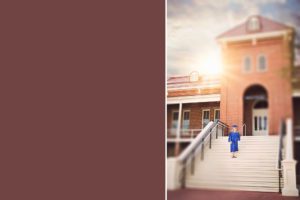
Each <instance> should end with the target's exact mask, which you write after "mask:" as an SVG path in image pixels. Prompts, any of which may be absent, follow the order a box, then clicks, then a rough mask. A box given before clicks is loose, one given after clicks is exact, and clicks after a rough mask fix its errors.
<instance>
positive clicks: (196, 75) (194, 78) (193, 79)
mask: <svg viewBox="0 0 300 200" xmlns="http://www.w3.org/2000/svg"><path fill="white" fill-rule="evenodd" d="M198 80H199V73H198V72H196V71H194V72H192V73H191V74H190V81H191V82H196V81H198Z"/></svg>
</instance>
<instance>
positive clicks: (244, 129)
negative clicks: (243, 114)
mask: <svg viewBox="0 0 300 200" xmlns="http://www.w3.org/2000/svg"><path fill="white" fill-rule="evenodd" d="M246 135H247V125H246V123H244V124H243V136H246Z"/></svg>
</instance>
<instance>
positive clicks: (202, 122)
mask: <svg viewBox="0 0 300 200" xmlns="http://www.w3.org/2000/svg"><path fill="white" fill-rule="evenodd" d="M205 111H208V120H209V122H210V109H208V108H205V109H202V121H201V127H202V129H204V127H203V124H204V121H203V117H204V112H205Z"/></svg>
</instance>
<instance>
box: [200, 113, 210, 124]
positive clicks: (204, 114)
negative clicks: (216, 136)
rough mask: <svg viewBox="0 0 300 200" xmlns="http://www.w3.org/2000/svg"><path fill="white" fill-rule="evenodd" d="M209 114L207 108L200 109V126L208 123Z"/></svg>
mask: <svg viewBox="0 0 300 200" xmlns="http://www.w3.org/2000/svg"><path fill="white" fill-rule="evenodd" d="M209 115H210V112H209V110H203V111H202V128H204V127H205V126H206V125H207V124H208V123H209V120H210V118H209Z"/></svg>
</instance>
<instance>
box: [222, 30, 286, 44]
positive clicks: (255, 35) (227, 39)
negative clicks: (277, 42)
mask: <svg viewBox="0 0 300 200" xmlns="http://www.w3.org/2000/svg"><path fill="white" fill-rule="evenodd" d="M288 33H291V30H283V31H272V32H267V33H253V34H248V35H241V36H232V37H224V38H220V39H218V41H219V42H237V41H244V40H252V39H254V38H255V39H263V38H269V37H280V36H285V35H286V34H288Z"/></svg>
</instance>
